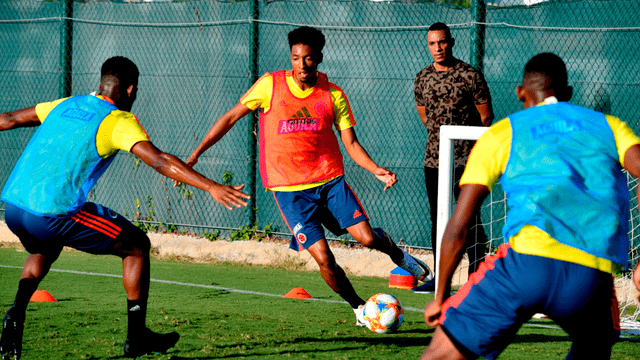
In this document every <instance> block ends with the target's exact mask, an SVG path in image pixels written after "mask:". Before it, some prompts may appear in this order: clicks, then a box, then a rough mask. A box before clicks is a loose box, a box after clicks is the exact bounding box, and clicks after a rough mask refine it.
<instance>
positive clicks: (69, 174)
mask: <svg viewBox="0 0 640 360" xmlns="http://www.w3.org/2000/svg"><path fill="white" fill-rule="evenodd" d="M138 75H139V73H138V68H137V67H136V65H135V64H134V63H133V62H132V61H131V60H129V59H127V58H125V57H121V56H116V57H113V58H110V59H108V60H107V61H105V63H104V64H103V65H102V69H101V78H100V87H99V90H100V91H99V93H98V94H90V95H80V96H72V97H69V98H65V99H60V100H56V101H53V102H47V103H41V104H38V105H36V106H32V107H29V108H26V109H21V110H17V111H13V112H7V113H3V114H0V131H4V130H10V129H14V128H20V127H31V126H39V128H38V130H37V131H36V132H35V134H34V135H33V137H32V138H31V140H30V141H29V144H28V145H27V147H26V149H25V150H24V152H23V153H22V155H21V157H20V159H19V160H18V163H17V164H16V166H15V167H14V169H13V172H12V173H11V175H10V176H9V179H8V180H7V183H6V184H5V187H4V190H3V191H2V201H5V202H6V203H7V206H6V208H5V221H6V223H7V226H8V227H9V229H10V230H11V231H12V232H13V233H14V234H16V236H18V238H19V239H20V242H22V244H23V246H24V247H25V249H26V250H27V251H28V252H29V256H28V257H27V260H26V262H25V264H24V268H23V271H22V275H21V277H20V283H19V285H18V291H17V294H16V298H15V302H14V303H13V306H12V307H11V309H9V311H7V313H6V315H5V317H4V320H3V322H2V337H1V339H0V357H1V358H2V359H19V358H20V356H21V352H22V333H23V326H24V318H25V312H26V309H27V305H28V304H29V300H30V299H31V295H33V293H34V292H35V290H36V289H37V287H38V284H39V283H40V281H42V279H43V278H44V277H45V275H46V274H47V272H48V271H49V269H50V268H51V265H52V264H53V262H54V261H56V259H57V258H58V256H59V255H60V252H61V251H62V248H63V247H64V246H68V247H72V248H75V249H77V250H81V251H84V252H87V253H90V254H95V255H115V256H119V257H121V258H122V282H123V285H124V288H125V290H126V292H127V303H128V309H129V311H128V336H127V340H126V341H125V345H124V354H125V356H127V357H136V356H139V355H142V354H145V353H148V352H164V351H166V350H168V349H169V348H171V347H173V345H175V343H176V342H177V341H178V339H179V337H180V336H179V335H178V333H176V332H172V333H168V334H156V333H154V332H152V331H151V330H149V329H147V327H146V325H145V318H146V313H147V297H148V295H149V281H150V278H149V249H150V246H151V243H150V242H149V238H148V237H147V235H146V234H145V233H144V232H142V230H140V229H138V228H137V227H136V226H134V225H133V224H131V223H130V222H129V221H128V220H126V219H125V218H124V217H122V216H121V215H119V214H117V213H116V212H115V211H113V210H111V209H108V208H106V207H104V206H102V205H99V204H94V203H91V202H87V195H88V194H89V191H91V189H92V188H93V186H94V184H95V183H96V181H97V180H98V179H99V178H100V176H102V174H103V173H104V171H105V170H106V169H107V167H108V166H109V164H111V161H112V160H113V159H114V157H115V154H116V153H117V152H118V151H119V150H124V151H128V152H131V153H133V154H135V155H136V156H138V157H139V158H140V159H141V160H142V161H143V162H145V163H146V164H147V165H149V166H151V167H152V168H153V169H154V170H156V171H157V172H159V173H160V174H162V175H165V176H167V177H170V178H172V179H174V180H177V181H180V182H183V183H185V184H188V185H192V186H195V187H197V188H199V189H202V190H204V191H207V192H208V193H209V194H210V195H211V196H212V197H213V198H214V199H215V200H216V201H217V202H219V203H221V204H222V205H224V206H225V207H226V208H227V209H229V210H231V209H232V207H231V206H235V207H241V206H247V203H246V201H245V200H244V199H247V198H249V196H248V195H246V194H244V193H242V192H240V190H241V189H242V187H243V185H240V186H225V185H220V184H218V183H216V182H214V181H212V180H210V179H208V178H206V177H204V176H203V175H201V174H199V173H197V172H196V171H194V170H193V169H191V167H190V166H187V165H186V164H185V163H184V162H182V161H181V160H180V159H178V158H177V157H175V156H173V155H171V154H167V153H164V152H162V151H160V150H158V148H156V147H155V146H154V145H153V143H151V141H150V140H149V137H148V136H147V133H146V132H145V131H144V129H143V128H142V126H141V125H140V123H138V119H137V118H136V116H135V115H133V114H132V113H131V112H129V111H130V110H131V106H132V105H133V102H134V101H135V99H136V94H137V88H138Z"/></svg>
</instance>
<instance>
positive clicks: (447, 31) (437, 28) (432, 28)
mask: <svg viewBox="0 0 640 360" xmlns="http://www.w3.org/2000/svg"><path fill="white" fill-rule="evenodd" d="M443 30H444V34H445V35H446V36H447V38H448V39H451V29H449V27H448V26H447V24H445V23H441V22H437V23H433V24H432V25H431V26H429V31H443Z"/></svg>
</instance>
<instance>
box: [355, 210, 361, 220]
mask: <svg viewBox="0 0 640 360" xmlns="http://www.w3.org/2000/svg"><path fill="white" fill-rule="evenodd" d="M360 216H362V213H361V212H360V211H358V210H357V209H356V211H355V212H354V213H353V218H354V219H357V218H359V217H360Z"/></svg>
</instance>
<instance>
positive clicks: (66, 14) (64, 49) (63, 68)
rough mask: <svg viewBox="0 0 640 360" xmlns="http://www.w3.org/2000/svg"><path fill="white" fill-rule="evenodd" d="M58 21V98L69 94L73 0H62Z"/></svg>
mask: <svg viewBox="0 0 640 360" xmlns="http://www.w3.org/2000/svg"><path fill="white" fill-rule="evenodd" d="M61 3H62V9H61V14H60V17H61V21H60V88H59V90H58V95H59V97H60V98H64V97H68V96H71V85H72V84H71V70H72V68H71V66H72V63H73V21H72V20H71V19H72V18H73V0H63V1H62V2H61Z"/></svg>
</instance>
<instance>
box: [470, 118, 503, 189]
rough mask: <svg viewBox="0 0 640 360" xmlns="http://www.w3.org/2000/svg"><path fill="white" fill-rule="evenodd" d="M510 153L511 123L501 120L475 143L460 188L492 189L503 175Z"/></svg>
mask: <svg viewBox="0 0 640 360" xmlns="http://www.w3.org/2000/svg"><path fill="white" fill-rule="evenodd" d="M510 152H511V123H510V122H509V119H508V118H506V119H503V120H500V121H499V122H497V123H495V124H494V125H492V126H491V127H490V128H489V129H488V130H487V131H486V132H485V133H484V134H483V135H482V136H481V137H480V139H478V141H476V144H475V146H474V147H473V149H472V150H471V154H469V160H468V161H467V166H466V168H465V170H464V174H463V175H462V178H461V179H460V186H462V185H467V184H476V185H485V186H486V187H488V188H489V190H491V189H493V187H494V186H495V185H496V183H497V182H498V180H499V179H500V176H502V174H503V173H504V171H505V169H506V167H507V162H508V161H509V154H510Z"/></svg>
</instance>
